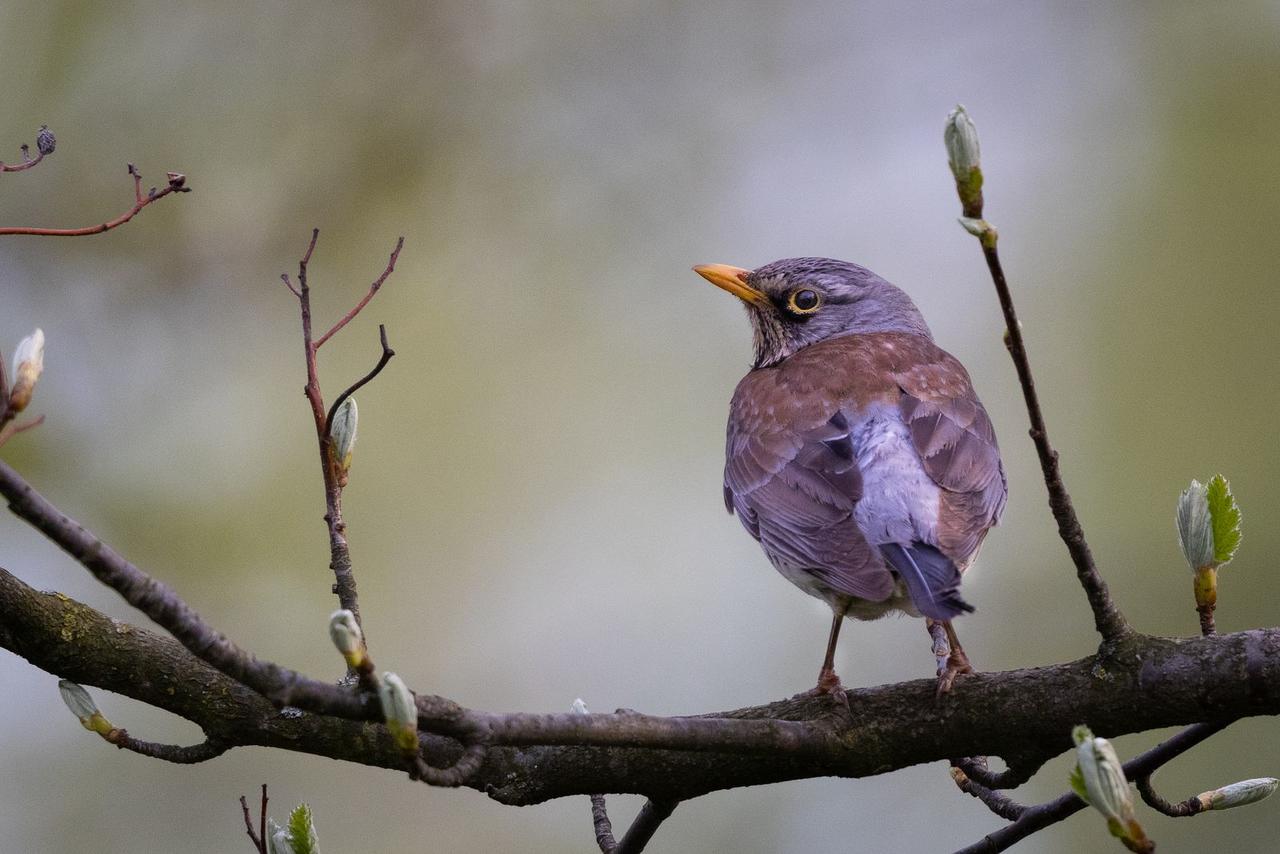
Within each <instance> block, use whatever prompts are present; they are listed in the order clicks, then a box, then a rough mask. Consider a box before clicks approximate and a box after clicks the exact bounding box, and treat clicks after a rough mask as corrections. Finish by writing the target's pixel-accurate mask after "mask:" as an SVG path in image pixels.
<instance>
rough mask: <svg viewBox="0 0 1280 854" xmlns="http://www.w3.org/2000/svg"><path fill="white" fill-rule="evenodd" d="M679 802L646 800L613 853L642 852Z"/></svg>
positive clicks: (630, 853) (631, 853) (633, 853)
mask: <svg viewBox="0 0 1280 854" xmlns="http://www.w3.org/2000/svg"><path fill="white" fill-rule="evenodd" d="M679 804H680V802H679V801H645V802H644V806H642V807H641V808H640V813H639V814H638V815H637V816H636V818H635V821H633V822H631V827H630V829H628V830H627V832H626V835H625V836H623V837H622V839H620V840H618V847H617V848H614V849H613V854H640V852H641V851H643V850H644V848H645V846H646V845H648V844H649V840H650V839H653V835H654V834H655V833H657V832H658V827H659V826H660V825H661V824H662V823H663V822H664V821H666V820H667V818H668V817H669V816H670V815H671V813H673V812H674V811H675V808H676V807H677V806H679Z"/></svg>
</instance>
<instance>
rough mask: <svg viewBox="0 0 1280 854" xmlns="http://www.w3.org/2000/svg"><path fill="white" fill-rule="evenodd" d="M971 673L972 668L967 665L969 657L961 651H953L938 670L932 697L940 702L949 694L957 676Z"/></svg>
mask: <svg viewBox="0 0 1280 854" xmlns="http://www.w3.org/2000/svg"><path fill="white" fill-rule="evenodd" d="M972 672H973V667H972V665H970V664H969V656H967V655H965V654H964V650H963V649H953V650H952V651H951V654H950V655H948V656H947V660H946V665H945V666H944V667H941V668H940V669H939V670H938V690H937V692H936V693H935V694H934V697H936V698H937V699H939V700H941V699H942V698H943V697H944V696H946V695H947V694H950V693H951V687H952V686H953V685H954V684H955V681H956V677H957V676H960V675H961V674H964V673H972Z"/></svg>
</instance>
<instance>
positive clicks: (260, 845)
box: [240, 783, 267, 854]
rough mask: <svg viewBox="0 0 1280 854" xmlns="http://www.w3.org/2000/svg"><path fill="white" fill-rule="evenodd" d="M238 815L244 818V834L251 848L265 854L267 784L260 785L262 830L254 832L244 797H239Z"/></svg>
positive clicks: (247, 804) (259, 853)
mask: <svg viewBox="0 0 1280 854" xmlns="http://www.w3.org/2000/svg"><path fill="white" fill-rule="evenodd" d="M240 814H241V815H242V816H244V832H245V833H247V834H249V841H250V842H252V843H253V848H254V850H255V851H257V852H258V854H267V821H266V818H265V816H266V814H267V784H266V783H263V784H262V815H263V820H262V824H261V827H262V830H261V831H260V832H259V831H255V830H254V829H253V819H252V818H251V817H250V816H249V802H248V801H246V800H245V797H244V795H241V796H240Z"/></svg>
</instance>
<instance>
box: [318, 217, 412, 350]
mask: <svg viewBox="0 0 1280 854" xmlns="http://www.w3.org/2000/svg"><path fill="white" fill-rule="evenodd" d="M403 248H404V237H401V238H400V239H399V240H397V241H396V248H395V249H393V250H391V259H390V260H388V261H387V266H386V269H384V270H383V271H382V275H380V276H378V278H376V279H374V280H373V284H371V285H369V292H368V293H367V294H365V295H364V299H362V300H360V302H358V303H356V305H355V308H353V309H351V311H348V312H347V313H346V314H344V315H343V316H342V319H341V320H339V321H338V322H337V323H335V324H333V328H332V329H330V330H329V331H328V332H326V333H325V334H323V335H321V336H320V337H319V339H317V340H316V344H315V347H316V349H317V350H319V349H320V348H321V347H323V346H324V342H326V341H328V340H329V339H330V338H332V337H333V336H334V334H335V333H336V332H337V331H338V330H340V329H341V328H342V327H344V326H346V325H347V324H348V323H350V322H351V320H352V318H354V317H355V316H356V315H357V314H359V313H360V311H361V309H363V308H364V307H365V306H366V305H368V304H369V300H371V299H373V296H374V294H376V293H377V292H378V289H379V288H381V287H382V283H383V282H385V281H386V280H387V277H388V276H390V275H391V274H392V273H393V272H395V269H396V259H397V258H399V257H400V250H401V249H403Z"/></svg>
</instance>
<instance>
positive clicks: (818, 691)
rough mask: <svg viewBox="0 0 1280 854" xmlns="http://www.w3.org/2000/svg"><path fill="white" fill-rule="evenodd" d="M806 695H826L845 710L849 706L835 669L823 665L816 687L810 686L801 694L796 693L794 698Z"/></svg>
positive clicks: (805, 696)
mask: <svg viewBox="0 0 1280 854" xmlns="http://www.w3.org/2000/svg"><path fill="white" fill-rule="evenodd" d="M807 697H828V698H830V699H831V700H832V701H834V702H835V703H837V704H839V705H840V706H843V707H844V708H845V710H846V711H847V710H848V708H849V698H848V696H846V695H845V691H844V685H842V684H840V677H839V676H838V675H837V674H836V672H835V670H832V669H827V668H825V667H824V668H823V669H822V671H821V672H819V673H818V686H817V687H816V688H810V689H809V690H808V691H805V692H804V693H803V694H797V695H796V699H800V698H807Z"/></svg>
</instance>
